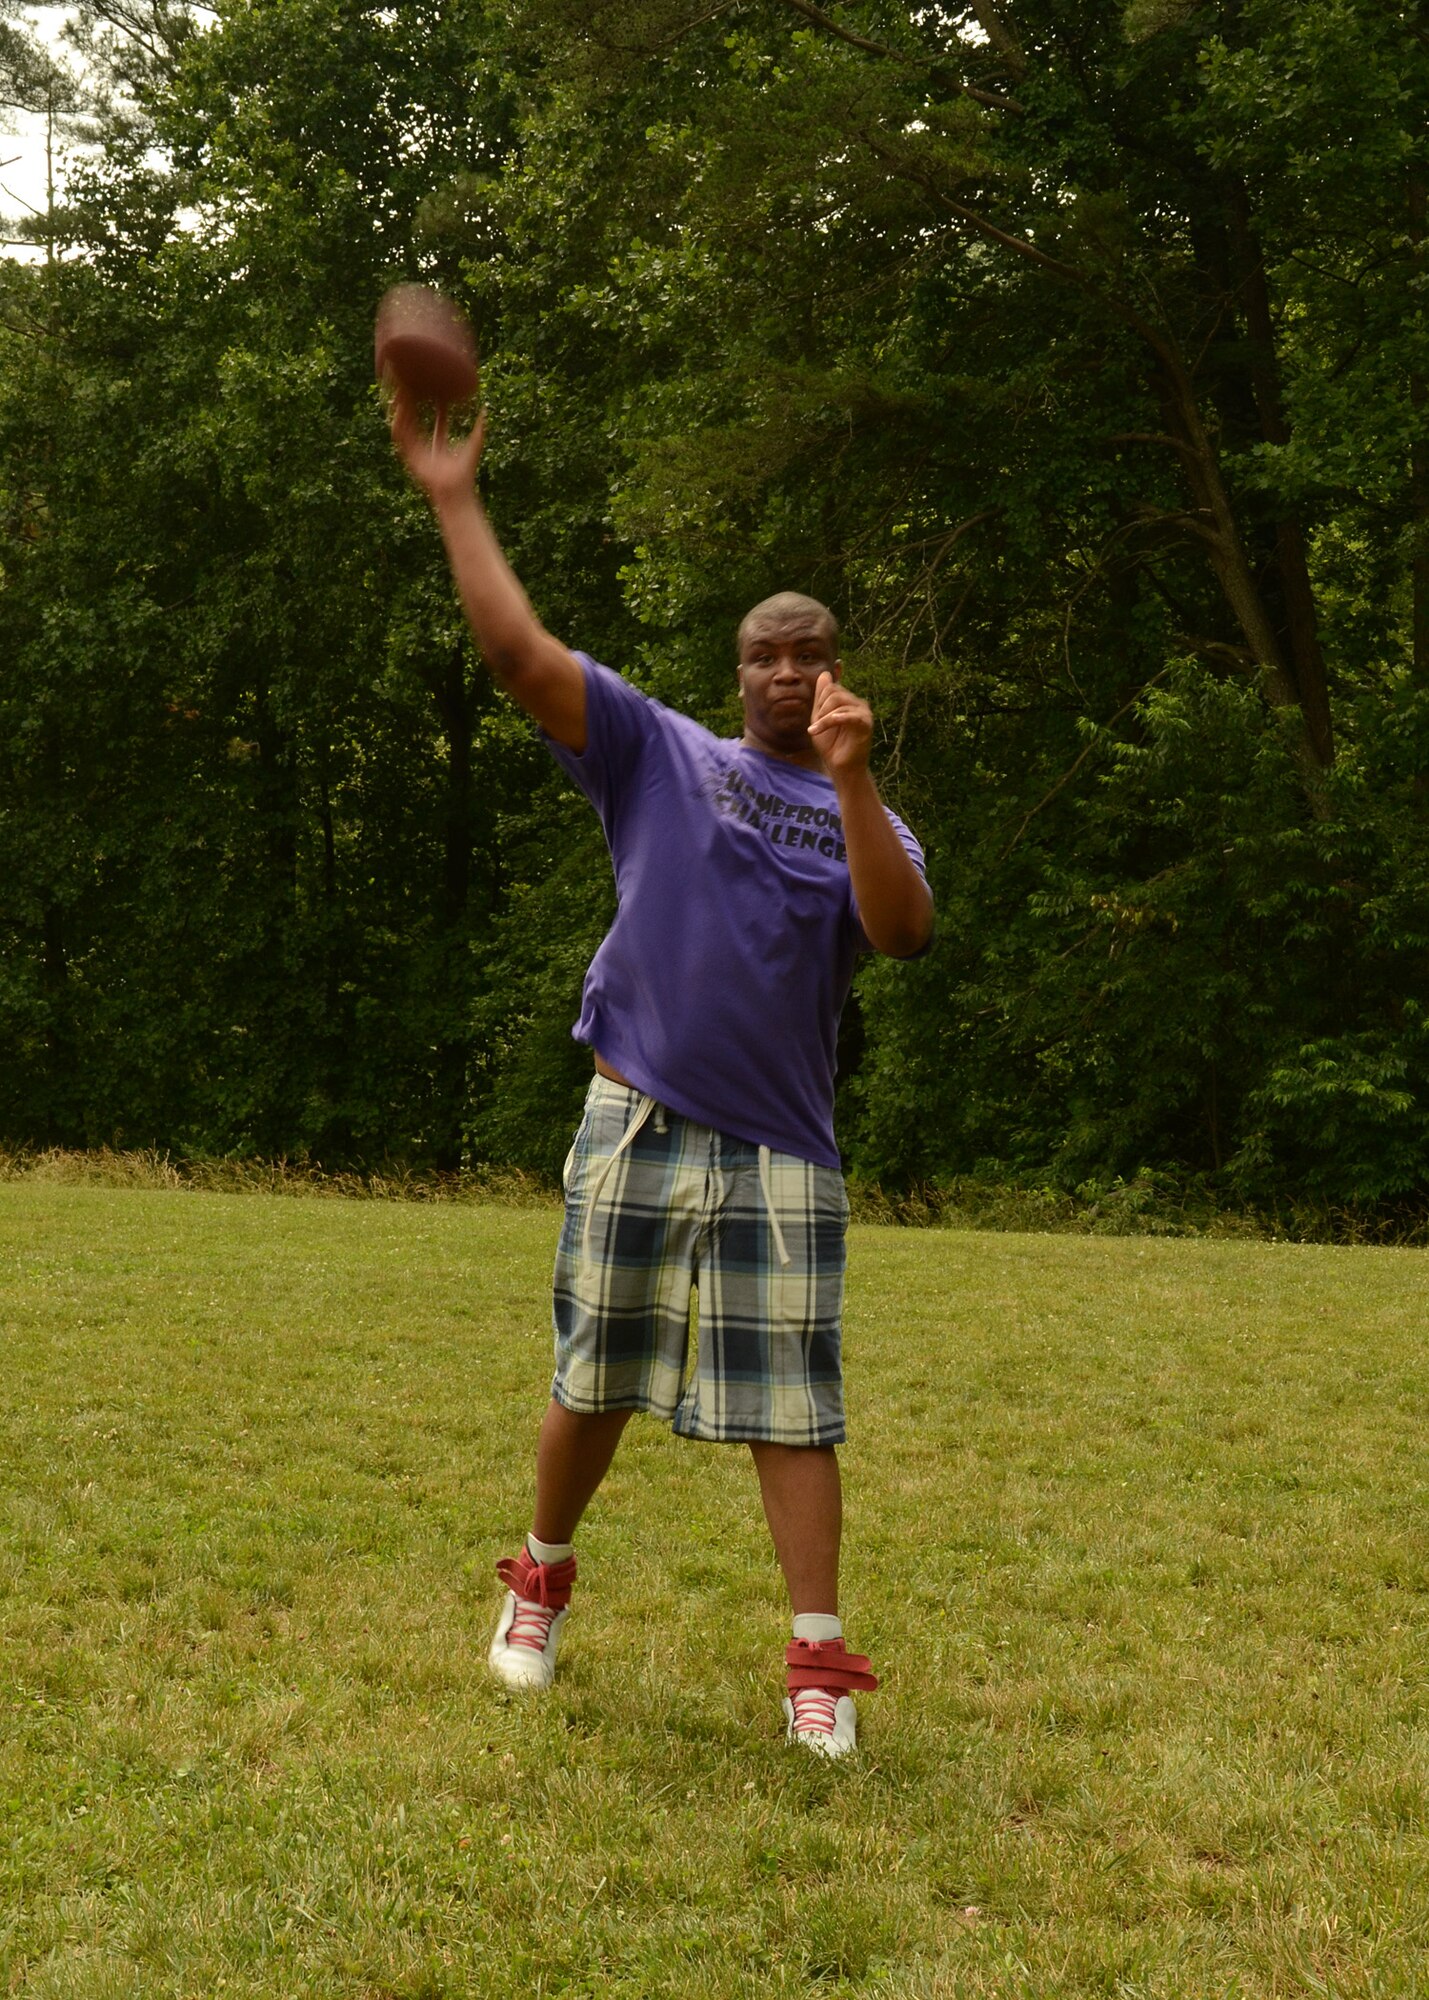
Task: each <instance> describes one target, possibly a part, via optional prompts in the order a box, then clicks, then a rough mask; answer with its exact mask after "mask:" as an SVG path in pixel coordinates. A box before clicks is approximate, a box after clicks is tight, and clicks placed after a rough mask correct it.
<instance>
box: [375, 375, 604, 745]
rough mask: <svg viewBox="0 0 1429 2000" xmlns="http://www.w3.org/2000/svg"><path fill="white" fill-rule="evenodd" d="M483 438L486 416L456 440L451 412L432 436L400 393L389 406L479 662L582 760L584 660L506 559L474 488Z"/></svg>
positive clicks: (402, 455)
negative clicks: (547, 622) (544, 616)
mask: <svg viewBox="0 0 1429 2000" xmlns="http://www.w3.org/2000/svg"><path fill="white" fill-rule="evenodd" d="M485 439H486V413H485V411H483V412H482V414H481V415H480V416H479V417H478V418H477V420H476V423H475V425H474V426H473V427H472V429H471V430H470V431H469V432H468V434H467V436H466V437H464V438H462V439H460V440H459V441H458V442H456V443H453V441H452V440H451V438H450V437H449V436H448V434H447V420H446V412H445V411H439V412H438V415H437V422H436V426H435V428H434V429H433V430H432V432H431V433H430V435H428V434H427V433H426V432H425V431H423V429H422V427H421V424H420V422H419V421H418V417H417V409H416V405H415V404H414V403H413V401H412V400H411V398H410V397H409V396H407V395H406V394H405V393H404V392H403V391H402V390H400V389H399V390H398V391H397V393H396V396H395V397H394V399H393V403H392V442H393V444H394V445H395V446H396V448H397V452H398V456H399V457H400V458H401V460H402V463H403V464H404V465H405V466H406V468H407V470H408V472H409V473H410V474H411V475H412V478H413V480H414V481H415V482H416V484H417V485H418V486H420V487H421V489H422V491H423V492H424V493H425V494H426V496H427V498H428V500H429V501H430V502H431V507H432V512H433V513H434V514H435V515H436V517H437V525H438V527H439V528H440V529H441V531H442V540H443V541H444V542H445V544H446V551H447V560H448V561H449V562H450V564H451V569H452V576H453V577H454V578H455V580H456V587H457V590H458V592H459V594H460V596H461V602H462V609H463V610H464V611H465V612H466V617H467V623H468V624H469V625H470V626H471V630H472V636H473V637H474V638H475V640H476V643H477V645H478V646H479V647H480V648H481V652H482V657H483V658H484V659H485V661H486V664H487V666H488V667H489V668H490V669H491V672H492V673H493V674H494V676H495V677H496V679H497V681H498V682H499V683H500V684H501V686H502V687H503V688H505V690H506V692H507V693H508V694H509V695H510V696H511V698H512V700H513V701H516V702H519V703H520V705H521V707H522V708H524V709H525V710H526V713H527V714H528V715H530V716H533V717H534V718H535V720H536V721H537V722H538V723H539V724H540V726H541V728H542V729H544V730H545V732H546V734H547V735H548V736H552V737H554V738H555V740H556V742H557V743H563V744H564V745H565V746H566V748H567V749H568V750H574V751H575V752H576V754H577V755H578V756H579V755H580V754H581V753H582V752H583V751H584V749H585V745H586V716H585V675H584V674H583V673H582V672H581V666H580V662H579V660H577V659H576V657H575V655H574V654H573V653H571V652H570V651H569V650H568V649H567V648H566V647H565V646H563V645H562V644H561V642H560V640H559V639H553V638H552V636H551V634H550V633H549V632H548V631H547V630H546V628H545V626H544V625H543V624H542V623H541V621H540V619H539V618H538V617H537V616H536V614H535V612H534V611H533V610H532V609H531V603H530V599H529V598H528V597H527V595H526V593H525V591H524V590H523V589H522V588H521V585H520V582H519V581H518V579H517V576H516V573H515V571H514V570H513V569H512V567H511V565H510V563H508V562H507V560H506V557H505V556H504V555H503V554H502V550H501V544H500V543H499V542H498V541H497V539H496V536H495V534H494V533H493V532H492V527H491V523H490V521H488V520H487V518H486V509H485V508H484V507H483V506H482V504H481V499H480V496H479V495H478V493H477V490H476V472H477V467H478V466H479V465H480V463H481V451H482V446H483V444H484V442H485Z"/></svg>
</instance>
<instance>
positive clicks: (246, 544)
mask: <svg viewBox="0 0 1429 2000" xmlns="http://www.w3.org/2000/svg"><path fill="white" fill-rule="evenodd" d="M72 33H73V35H74V36H75V38H76V42H77V44H78V45H80V46H81V47H82V49H83V57H84V59H83V62H82V64H81V63H79V61H78V57H76V69H75V74H78V75H81V76H82V78H83V81H82V83H80V84H76V83H75V82H74V81H72V79H71V73H70V70H69V69H68V67H67V66H66V64H65V63H64V62H62V61H59V60H57V59H56V58H55V57H54V56H52V55H49V54H47V53H46V52H45V51H44V49H42V48H41V47H40V46H38V45H37V44H35V43H34V42H33V41H32V40H31V39H30V38H29V37H28V36H27V33H26V31H25V28H24V24H23V19H22V17H21V16H20V15H19V13H18V12H17V10H16V9H15V7H14V6H13V4H12V0H5V4H4V5H3V6H0V98H3V99H4V100H5V101H6V102H8V103H10V104H11V105H18V104H24V105H28V106H30V107H31V108H39V109H42V110H44V111H45V112H46V113H47V115H48V117H49V118H50V121H51V125H52V129H53V130H54V132H55V133H56V135H58V136H59V137H60V138H64V137H65V136H66V135H69V136H70V138H71V140H72V139H73V136H74V134H75V133H76V131H79V130H81V129H82V132H83V135H84V136H85V137H86V138H87V140H88V144H87V145H86V146H85V147H84V148H83V149H82V150H79V151H77V152H76V153H75V154H74V158H73V164H72V165H71V168H70V171H69V174H68V177H67V180H66V182H65V186H64V192H63V196H62V198H59V199H57V200H56V202H55V203H54V204H53V205H52V206H51V208H50V209H49V211H48V212H47V213H46V214H45V215H43V216H40V217H37V218H34V219H33V220H32V221H31V223H30V224H29V225H28V226H27V228H26V229H25V230H23V231H12V232H11V233H20V234H26V235H28V236H29V238H30V240H31V244H32V246H33V249H34V251H35V252H36V253H37V254H32V255H30V256H28V257H26V258H18V257H14V256H12V257H10V258H9V259H7V260H5V261H0V1138H3V1139H5V1140H7V1141H9V1142H10V1143H12V1144H21V1145H25V1144H28V1145H46V1144H49V1145H64V1146H93V1145H99V1144H113V1143H117V1144H121V1145H131V1146H136V1145H145V1146H149V1145H154V1146H162V1147H167V1148H170V1149H173V1150H175V1151H180V1152H185V1151H186V1152H190V1153H210V1154H213V1153H217V1154H230V1153H231V1154H261V1155H266V1156H277V1155H286V1156H288V1157H290V1158H298V1159H309V1160H314V1161H320V1162H322V1163H324V1164H327V1165H330V1166H338V1165H352V1164H361V1163H364V1162H367V1163H372V1162H376V1161H378V1160H403V1161H408V1162H411V1163H414V1164H417V1165H428V1166H433V1167H438V1168H453V1167H456V1166H459V1165H461V1164H463V1163H475V1162H483V1161H486V1162H493V1161H495V1162H507V1163H512V1164H517V1165H521V1166H525V1167H528V1168H534V1169H538V1170H542V1171H549V1170H551V1168H552V1167H553V1166H554V1165H555V1164H556V1163H558V1161H559V1159H560V1157H561V1155H562V1153H563V1152H564V1150H565V1147H566V1144H567V1143H568V1138H569V1131H570V1128H571V1125H572V1121H573V1117H574V1115H575V1108H576V1106H577V1105H578V1102H579V1097H580V1093H581V1089H582V1086H583V1081H584V1078H585V1075H586V1073H587V1070H586V1064H587V1059H586V1057H585V1054H584V1052H583V1051H581V1050H579V1049H578V1048H576V1047H575V1045H574V1044H573V1043H572V1042H571V1040H570V1035H569V1029H570V1023H571V1021H572V1019H573V1018H574V1014H575V1011H576V1005H577V996H578V992H579V985H580V979H581V974H582V972H583V970H584V967H585V964H586V962H587V959H588V957H589V954H590V952H591V951H592V949H593V948H594V945H595V943H596V942H597V941H598V939H599V936H600V935H601V932H602V928H603V925H604V922H605V921H606V919H607V917H608V914H609V908H610V896H611V891H610V888H609V884H608V863H607V860H606V856H605V851H604V847H603V844H602V842H601V839H600V834H599V830H598V828H597V827H596V825H595V822H594V820H593V818H592V816H591V815H590V813H589V811H588V809H587V808H586V807H585V805H584V803H583V802H582V801H581V800H579V799H578V798H577V797H576V796H575V794H574V793H573V792H572V791H571V789H570V787H569V786H568V785H567V783H566V782H565V781H564V780H563V779H562V778H561V777H560V775H559V773H558V772H557V771H556V769H555V767H554V765H553V764H552V763H551V760H550V759H549V758H548V757H547V756H546V754H545V753H544V751H543V750H542V749H541V747H540V746H539V745H538V743H537V742H536V741H535V739H534V736H533V734H532V732H531V730H530V729H529V727H528V726H527V725H526V724H525V722H524V721H523V720H522V718H521V717H519V716H518V715H517V714H516V713H515V712H514V711H513V710H512V709H511V708H510V706H509V705H508V704H507V703H506V702H505V701H504V700H503V699H501V698H500V697H499V696H497V695H496V694H495V692H494V691H493V688H492V686H491V683H490V681H489V679H488V677H487V676H486V674H485V672H484V671H483V668H482V664H481V661H480V659H479V658H477V657H476V656H475V655H474V654H473V652H472V650H471V647H470V644H469V641H468V638H467V636H466V633H465V629H464V626H463V624H462V621H461V619H460V616H459V613H458V610H457V607H456V604H455V600H454V597H453V593H452V590H451V587H450V584H449V580H448V577H447V573H446V570H445V566H444V562H443V558H442V554H441V549H440V545H439V542H438V539H437V536H436V534H435V532H434V530H433V528H432V525H431V522H430V520H429V518H428V517H427V515H426V513H425V511H424V508H423V506H422V504H421V502H420V500H419V499H418V497H417V496H416V495H414V494H413V493H412V492H411V491H409V490H408V488H407V487H406V485H405V484H404V481H403V478H402V476H401V472H400V469H399V467H398V466H397V464H396V463H395V461H394V459H393V457H392V453H391V450H390V446H389V443H388V440H387V437H386V432H385V428H384V423H383V417H382V410H381V399H380V395H379V392H378V389H377V387H376V385H375V384H374V382H373V380H372V346H371V343H372V317H373V310H374V307H375V304H376V301H377V299H378V298H379V297H380V295H381V293H382V291H383V290H384V288H385V287H386V286H387V285H388V284H390V283H392V282H394V281H396V280H399V279H404V278H419V279H423V280H427V281H429V282H433V283H436V284H439V285H441V286H442V287H443V288H445V289H446V290H448V291H449V292H450V293H451V294H452V295H453V296H455V297H456V298H457V299H459V300H460V301H461V302H462V304H463V305H464V306H465V307H466V308H467V309H468V310H469V312H470V313H471V315H472V318H473V320H474V322H475V324H476V326H477V328H478V331H479V337H480V342H481V347H482V353H483V363H484V396H485V399H486V402H487V404H488V407H489V410H490V443H489V447H488V451H487V458H486V464H485V467H484V470H483V480H484V483H485V486H486V490H487V494H488V500H489V505H490V507H491V510H492V514H493V517H494V519H495V521H496V523H497V526H498V529H499V531H500V533H501V534H502V536H503V538H504V540H505V542H506V545H507V547H508V550H509V551H510V553H511V556H512V559H513V562H514V563H515V566H516V568H517V570H518V572H519V573H520V575H521V576H522V578H523V580H524V581H525V583H526V585H527V588H528V590H529V592H530V594H531V596H532V599H533V601H534V602H535V604H536V606H537V609H538V610H539V612H540V613H541V615H542V617H543V618H544V620H545V622H546V623H547V624H548V626H550V628H551V629H552V630H553V631H555V632H556V633H557V634H558V635H559V636H560V637H562V638H564V639H566V640H567V641H568V642H569V643H571V644H572V645H576V646H580V647H583V648H585V649H586V650H588V651H590V652H592V653H594V654H595V655H596V656H597V657H599V658H602V659H604V660H606V661H607V662H609V663H610V664H611V665H613V666H617V667H619V668H620V669H621V670H622V671H624V672H626V673H627V674H629V675H630V676H632V677H633V678H634V679H635V680H636V681H637V682H638V683H639V684H640V685H641V686H643V687H644V688H646V689H648V690H649V691H650V692H651V693H652V694H654V695H656V696H658V697H659V698H661V699H663V700H666V701H669V702H671V703H672V704H675V705H677V706H679V707H682V708H684V709H687V710H689V711H691V712H693V713H695V714H697V715H698V716H700V717H701V719H703V720H705V721H707V722H709V723H710V724H711V725H712V726H714V727H716V728H718V729H721V730H723V731H731V730H732V729H733V727H734V723H735V715H736V709H735V705H734V683H733V658H734V650H733V634H734V628H735V625H736V623H737V621H738V618H739V616H740V614H741V612H742V611H743V610H744V609H745V608H747V606H748V605H749V604H750V603H751V602H753V601H754V600H755V599H756V598H758V597H761V596H763V595H765V594H766V593H768V592H769V591H772V590H775V589H779V588H785V587H788V588H794V589H799V590H804V591H809V592H812V593H813V594H814V595H816V596H818V597H821V598H823V599H824V600H825V601H826V602H828V603H829V604H831V605H832V606H833V607H834V609H835V611H836V613H837V614H838V616H839V618H840V619H841V621H842V624H843V627H844V633H845V644H844V658H845V663H846V670H847V673H848V677H849V679H850V681H851V683H852V685H853V686H854V687H856V688H857V689H858V691H859V692H861V693H863V694H865V695H866V696H867V697H868V699H869V700H870V701H871V702H872V704H873V707H874V711H875V716H876V719H877V725H878V746H877V764H878V769H879V772H880V777H881V782H882V784H883V786H884V790H885V793H886V796H887V797H888V799H889V801H890V803H892V804H894V805H895V806H896V807H897V809H898V810H899V811H900V812H901V813H902V814H903V815H904V817H905V818H906V819H907V820H908V821H909V822H910V824H912V825H913V826H914V828H915V829H916V830H917V831H918V833H919V834H920V836H921V838H922V839H923V841H924V844H925V846H926V848H927V851H928V855H929V864H930V873H931V877H932V881H933V884H934V887H935V890H936V894H937V898H938V905H939V929H938V935H937V939H936V942H935V946H934V948H933V950H932V951H931V952H930V953H929V954H928V955H927V956H926V957H925V958H923V959H922V960H920V961H918V962H916V963H914V964H911V965H895V964H892V963H889V962H887V961H871V962H869V963H868V964H867V965H866V966H865V968H864V970H863V971H862V973H861V975H860V979H859V982H858V985H857V988H856V994H855V999H854V1001H853V1002H852V1003H851V1005H850V1008H849V1011H848V1016H847V1018H846V1021H845V1032H844V1038H843V1051H842V1068H843V1084H842V1097H841V1135H842V1143H843V1145H844V1147H845V1151H846V1155H847V1157H848V1159H849V1162H850V1164H851V1166H852V1167H853V1168H854V1169H855V1170H856V1171H857V1172H858V1173H859V1174H861V1175H862V1176H864V1177H866V1178H868V1179H872V1180H876V1181H879V1182H881V1183H882V1184H883V1185H885V1186H886V1187H889V1188H899V1187H907V1186H910V1185H919V1184H924V1183H932V1184H937V1183H938V1182H940V1181H947V1180H948V1179H950V1178H951V1177H955V1176H965V1175H981V1176H986V1177H993V1178H999V1177H1000V1178H1003V1179H1006V1180H1013V1181H1015V1180H1017V1179H1019V1178H1024V1179H1025V1178H1026V1177H1029V1176H1030V1177H1035V1178H1037V1179H1038V1180H1039V1181H1041V1182H1044V1183H1047V1184H1051V1185H1061V1186H1066V1187H1069V1188H1074V1187H1078V1186H1085V1185H1088V1184H1109V1183H1111V1182H1114V1181H1115V1180H1116V1179H1117V1178H1118V1177H1121V1178H1127V1177H1132V1176H1135V1175H1137V1174H1138V1173H1141V1174H1147V1173H1152V1174H1160V1175H1165V1176H1168V1177H1171V1178H1172V1179H1173V1180H1179V1181H1180V1182H1192V1181H1194V1182H1195V1183H1196V1184H1198V1185H1202V1186H1204V1187H1206V1188H1209V1189H1211V1190H1213V1191H1214V1193H1215V1194H1216V1196H1217V1198H1218V1199H1221V1200H1223V1201H1225V1202H1226V1203H1228V1204H1234V1203H1237V1202H1244V1203H1272V1204H1273V1203H1275V1202H1277V1201H1280V1200H1284V1199H1286V1198H1291V1197H1293V1198H1295V1199H1303V1200H1306V1201H1310V1202H1318V1203H1322V1204H1324V1205H1325V1206H1326V1208H1327V1209H1335V1208H1339V1209H1348V1210H1353V1211H1356V1212H1359V1213H1362V1214H1365V1215H1381V1216H1382V1215H1386V1214H1394V1213H1399V1214H1403V1213H1405V1212H1407V1211H1411V1210H1421V1209H1422V1207H1423V1204H1424V1201H1425V1198H1426V1195H1429V387H1426V385H1429V311H1426V308H1429V261H1426V244H1425V231H1426V185H1429V7H1426V6H1422V5H1418V4H1401V0H994V4H979V5H972V6H962V5H956V4H952V5H947V6H939V5H917V4H911V0H909V4H900V0H841V3H838V0H828V4H826V5H815V4H813V3H812V0H724V3H723V4H711V0H404V4H402V5H401V6H373V5H368V4H361V0H218V4H217V6H216V7H214V8H212V9H208V8H204V9H199V8H189V7H186V6H183V5H179V4H175V0H113V4H98V0H96V4H91V5H87V6H84V7H82V8H81V9H79V10H78V14H77V17H76V20H75V23H74V26H73V28H72ZM798 1031H799V1029H798V1024H797V1023H796V1022H784V1023H765V1024H762V1025H761V1028H760V1032H762V1033H780V1034H796V1033H798Z"/></svg>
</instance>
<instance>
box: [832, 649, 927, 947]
mask: <svg viewBox="0 0 1429 2000" xmlns="http://www.w3.org/2000/svg"><path fill="white" fill-rule="evenodd" d="M809 734H810V736H811V737H812V738H813V741H814V747H815V749H816V750H817V751H818V753H819V755H820V756H821V757H822V758H823V760H824V768H825V770H826V771H827V772H828V774H829V776H830V777H831V778H832V779H833V781H834V791H835V792H836V793H837V795H838V802H839V817H840V819H841V820H842V821H843V831H844V845H845V847H846V848H847V849H848V872H849V879H850V880H851V882H852V883H853V894H854V901H855V902H856V903H857V904H858V914H859V919H860V921H861V923H862V924H863V928H864V934H865V936H866V937H867V939H868V941H869V943H870V944H871V945H872V946H873V948H874V950H875V951H881V952H884V953H886V954H887V956H888V957H889V958H911V957H912V956H913V954H914V953H915V952H919V951H921V950H922V949H923V947H924V945H925V944H926V943H927V942H928V940H929V938H930V937H931V936H932V935H933V898H932V896H931V895H930V893H929V890H928V885H927V883H926V882H925V881H924V880H923V877H922V876H921V875H920V874H919V873H918V870H917V868H916V867H915V866H914V864H913V859H912V856H911V855H910V854H909V852H908V850H907V848H906V847H905V846H904V845H903V842H902V841H901V840H900V839H899V838H898V835H897V833H896V831H895V830H894V826H893V822H892V820H891V819H890V818H889V817H888V813H887V811H886V810H885V808H884V804H883V801H882V799H881V798H880V797H879V796H878V787H877V785H875V784H874V782H873V777H872V775H871V773H870V771H869V768H868V753H869V749H870V747H871V745H872V742H873V712H872V710H871V709H870V708H869V706H868V703H867V702H866V701H860V700H859V698H858V696H857V695H854V694H850V693H849V692H848V690H847V689H846V688H844V687H841V686H840V685H839V683H838V682H837V681H836V680H835V679H834V677H833V675H832V674H820V675H819V685H818V689H817V691H816V693H815V695H814V713H813V718H812V720H811V721H810V723H809Z"/></svg>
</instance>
